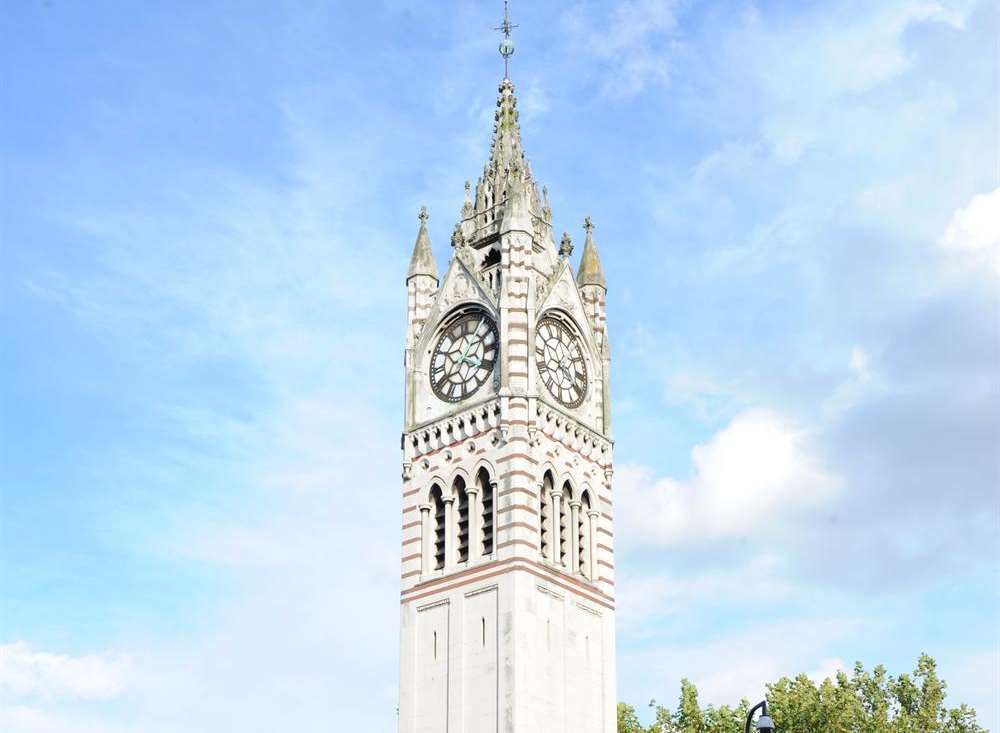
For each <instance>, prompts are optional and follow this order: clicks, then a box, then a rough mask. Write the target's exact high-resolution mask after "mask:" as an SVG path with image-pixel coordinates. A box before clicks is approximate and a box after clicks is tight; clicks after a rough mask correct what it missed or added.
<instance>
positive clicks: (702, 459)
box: [617, 410, 839, 545]
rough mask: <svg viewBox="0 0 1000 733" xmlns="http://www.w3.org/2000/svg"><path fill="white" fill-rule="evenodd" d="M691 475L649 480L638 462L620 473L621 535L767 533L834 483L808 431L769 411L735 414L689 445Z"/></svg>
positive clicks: (822, 499)
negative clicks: (714, 431) (715, 430)
mask: <svg viewBox="0 0 1000 733" xmlns="http://www.w3.org/2000/svg"><path fill="white" fill-rule="evenodd" d="M692 459H693V462H694V469H695V470H694V475H693V476H692V477H691V478H689V479H687V480H685V481H678V480H675V479H672V478H665V479H661V480H659V481H654V480H652V479H651V477H650V472H649V471H648V470H646V469H644V468H641V467H636V466H626V467H623V468H622V469H620V470H619V472H618V479H617V491H618V496H619V499H618V502H617V504H618V505H619V506H621V507H623V508H622V509H621V510H620V512H619V521H620V523H621V529H620V531H621V533H622V534H629V535H631V536H632V537H633V539H634V540H636V541H646V542H651V543H656V544H665V545H673V544H684V543H693V542H701V541H706V540H718V539H730V538H736V537H744V536H747V535H749V534H751V533H752V532H754V531H757V530H759V528H760V526H761V524H762V523H763V524H766V525H767V526H768V528H769V531H772V532H773V531H775V529H776V528H777V527H778V526H779V525H780V524H781V523H782V520H783V519H785V518H788V517H790V516H792V515H794V514H795V513H798V512H800V511H802V510H807V509H811V508H816V507H818V506H822V505H824V504H825V503H826V502H827V501H828V500H829V499H830V498H831V497H832V496H834V495H835V493H836V491H837V490H838V488H839V481H838V479H837V478H836V477H835V476H834V475H832V474H830V473H829V472H828V471H827V470H826V469H825V468H824V467H823V465H822V462H821V461H820V459H819V458H818V457H817V455H816V453H815V451H814V449H813V447H812V446H811V445H810V440H809V435H808V433H807V432H806V431H805V430H803V429H802V428H801V427H799V426H797V425H796V424H795V423H794V422H792V421H790V420H789V419H787V418H785V417H782V416H781V415H779V414H777V413H775V412H772V411H768V410H751V411H747V412H744V413H741V414H739V415H737V416H736V417H735V418H733V420H732V421H731V422H730V423H729V425H727V426H726V427H725V428H724V429H723V430H721V431H720V432H719V433H717V434H716V435H715V436H713V437H712V439H711V440H710V441H708V442H707V443H704V444H701V445H698V446H695V448H694V449H693V450H692Z"/></svg>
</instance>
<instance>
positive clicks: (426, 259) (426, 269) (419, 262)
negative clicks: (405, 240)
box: [406, 206, 438, 280]
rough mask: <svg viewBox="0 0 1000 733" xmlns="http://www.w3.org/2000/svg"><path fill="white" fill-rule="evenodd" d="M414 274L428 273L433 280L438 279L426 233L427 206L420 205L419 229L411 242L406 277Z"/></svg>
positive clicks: (429, 241) (429, 239)
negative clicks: (414, 240) (411, 252)
mask: <svg viewBox="0 0 1000 733" xmlns="http://www.w3.org/2000/svg"><path fill="white" fill-rule="evenodd" d="M416 275H430V276H431V277H433V278H434V279H435V280H437V279H438V271H437V264H436V263H435V262H434V253H433V252H432V251H431V238H430V237H429V236H428V234H427V207H426V206H421V207H420V231H418V232H417V241H416V242H415V243H414V244H413V256H412V257H410V269H409V270H408V271H407V272H406V279H407V280H409V279H410V278H411V277H414V276H416Z"/></svg>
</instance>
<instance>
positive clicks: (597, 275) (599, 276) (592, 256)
mask: <svg viewBox="0 0 1000 733" xmlns="http://www.w3.org/2000/svg"><path fill="white" fill-rule="evenodd" d="M583 228H584V229H585V230H586V231H587V239H586V241H585V242H584V243H583V256H582V257H580V271H579V272H577V274H576V282H577V285H579V286H580V287H583V286H584V285H599V286H600V287H602V288H604V289H605V290H607V289H608V286H607V284H606V283H605V281H604V270H602V269H601V258H600V257H598V255H597V245H596V244H594V237H593V231H594V224H593V222H592V221H591V220H590V217H589V216H588V217H587V218H586V219H585V220H584V223H583Z"/></svg>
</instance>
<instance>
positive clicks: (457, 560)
mask: <svg viewBox="0 0 1000 733" xmlns="http://www.w3.org/2000/svg"><path fill="white" fill-rule="evenodd" d="M538 517H539V526H538V538H539V539H538V552H539V555H540V559H541V560H542V561H543V562H545V563H546V564H549V565H552V566H555V567H556V568H558V569H559V570H560V571H562V572H565V573H569V574H571V575H582V576H583V577H585V578H588V579H590V580H593V579H595V578H596V573H595V567H594V566H595V560H594V558H595V557H596V554H597V553H596V547H597V546H596V541H597V540H596V533H597V527H598V520H599V517H600V512H599V511H598V510H597V504H596V502H595V501H593V499H592V498H591V495H590V491H589V490H586V489H584V490H580V491H576V490H574V488H573V486H572V484H571V483H570V482H569V481H563V482H562V484H559V485H557V484H556V482H555V480H554V479H553V476H552V473H551V472H550V471H546V472H545V474H544V476H543V478H542V482H541V484H540V485H539V513H538ZM496 524H497V519H496V482H495V481H494V480H493V478H492V476H491V475H490V472H489V471H488V470H487V469H486V468H485V467H483V468H480V469H479V470H478V471H477V473H476V475H475V478H474V479H473V480H472V482H471V483H467V480H466V478H465V477H463V476H461V475H460V476H456V477H455V478H454V479H453V480H452V483H451V485H450V486H448V485H447V484H446V483H444V482H442V481H435V482H434V483H433V484H432V485H431V488H430V491H429V493H428V494H427V503H425V504H421V505H420V529H421V573H423V574H425V575H426V574H427V573H430V572H433V571H436V570H444V569H445V568H451V567H455V566H457V565H464V564H468V563H470V562H476V561H478V560H480V559H482V558H489V557H491V556H492V555H493V552H494V548H495V534H496V530H495V528H496Z"/></svg>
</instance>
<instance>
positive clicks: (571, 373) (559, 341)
mask: <svg viewBox="0 0 1000 733" xmlns="http://www.w3.org/2000/svg"><path fill="white" fill-rule="evenodd" d="M535 363H536V364H537V365H538V374H539V376H541V378H542V382H544V383H545V386H546V387H547V388H548V390H549V392H551V393H552V396H553V397H555V398H556V399H557V400H559V402H561V403H562V404H564V405H566V407H579V406H580V403H582V402H583V398H584V397H586V395H587V362H586V360H585V359H584V358H583V347H582V346H581V345H580V339H578V338H577V337H576V336H574V335H573V334H572V332H570V330H569V329H568V328H566V326H564V325H563V324H562V323H560V322H559V321H557V320H556V319H554V318H543V319H542V320H541V322H539V324H538V328H537V329H535Z"/></svg>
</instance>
